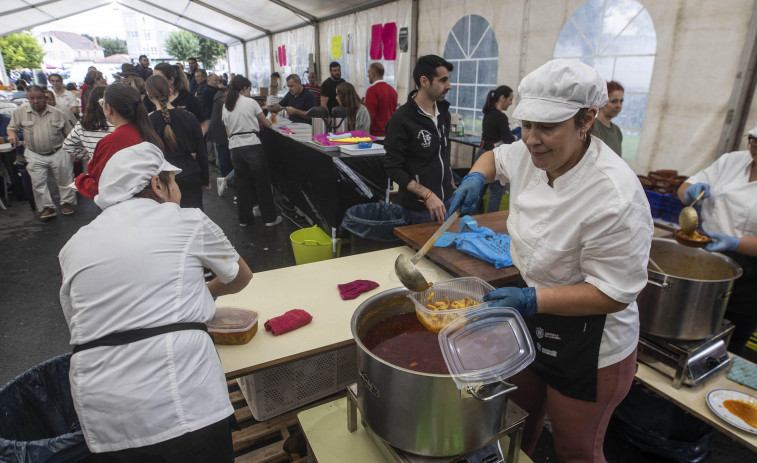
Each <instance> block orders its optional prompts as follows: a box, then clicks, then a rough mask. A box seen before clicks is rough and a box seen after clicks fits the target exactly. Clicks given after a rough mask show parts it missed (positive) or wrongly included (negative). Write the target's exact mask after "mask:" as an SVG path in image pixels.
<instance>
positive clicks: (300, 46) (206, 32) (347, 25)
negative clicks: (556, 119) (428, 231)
mask: <svg viewBox="0 0 757 463" xmlns="http://www.w3.org/2000/svg"><path fill="white" fill-rule="evenodd" d="M117 2H118V3H119V4H120V5H122V6H124V7H127V8H130V9H133V10H135V11H138V12H141V13H144V14H146V15H149V16H152V17H155V18H156V19H160V20H162V21H165V22H167V23H169V24H173V25H175V26H177V27H180V28H183V29H187V30H190V31H193V32H195V33H198V34H200V35H203V36H206V37H208V38H211V39H214V40H217V41H219V42H222V43H224V44H226V45H227V50H228V53H227V55H228V59H229V66H230V71H231V72H235V73H240V74H244V75H247V76H248V77H249V78H250V80H252V81H253V84H254V85H256V86H265V85H268V84H267V82H268V77H269V76H270V74H271V73H272V72H279V74H282V75H286V74H287V73H290V72H297V73H299V74H301V75H302V72H303V69H305V68H309V69H312V68H311V67H310V64H311V62H312V63H315V64H316V65H317V70H318V71H319V74H320V75H321V78H324V77H326V76H325V74H326V72H324V71H326V70H327V67H328V63H329V62H330V61H332V60H334V59H337V60H339V61H340V62H341V63H342V69H343V74H346V77H347V80H348V81H350V82H352V83H353V84H354V85H355V87H356V89H357V91H358V93H359V94H360V95H363V94H364V93H365V88H366V86H367V79H366V77H365V73H366V69H367V65H368V64H370V62H371V61H372V60H371V59H370V57H369V53H368V49H369V48H370V44H371V27H372V26H373V25H377V24H386V23H390V22H393V23H396V26H397V29H398V30H399V29H400V28H407V31H408V33H409V48H408V51H407V52H399V53H397V57H396V59H395V60H394V61H391V62H385V66H387V65H388V66H391V67H392V68H393V69H392V72H393V74H394V75H393V84H394V86H395V88H396V89H397V92H398V93H399V96H400V101H401V102H403V101H404V100H405V99H406V97H407V95H408V92H409V90H411V89H412V87H413V84H412V78H411V72H412V63H413V62H414V60H415V58H416V56H420V55H424V54H428V53H433V54H438V55H445V53H446V51H447V48H448V47H447V44H448V43H450V42H449V41H450V40H452V38H453V36H455V39H457V36H456V35H455V34H453V29H454V28H456V27H458V26H457V25H458V22H459V21H460V20H461V19H463V18H464V17H466V16H468V15H476V16H478V17H479V18H484V19H485V20H486V21H487V22H488V25H489V26H490V32H491V34H492V35H493V37H494V39H492V40H489V39H486V40H489V42H492V43H494V44H496V46H490V47H488V48H487V53H488V54H487V55H486V56H482V57H476V56H468V57H466V58H465V59H464V60H462V61H461V60H459V59H458V60H457V61H456V62H457V63H458V65H457V66H456V69H455V72H454V73H453V74H455V76H454V78H455V79H458V78H460V79H462V78H463V75H464V74H467V75H468V77H470V76H471V75H474V76H475V75H476V74H478V75H479V76H481V75H484V76H485V77H486V78H485V79H484V81H477V82H476V83H475V85H474V86H470V85H469V86H468V87H467V90H470V89H471V88H473V87H475V88H476V89H477V90H476V92H477V93H476V95H477V96H476V97H475V98H472V97H471V96H470V93H469V94H468V96H467V98H468V100H470V101H469V103H468V104H466V105H462V106H467V107H468V108H467V109H468V110H469V112H470V113H471V114H473V113H475V114H478V113H480V108H481V104H480V103H481V101H480V98H479V97H480V96H481V93H480V90H478V88H479V87H480V89H481V90H486V89H487V88H494V87H496V86H497V85H503V84H504V85H509V86H510V87H512V88H513V89H515V90H516V97H515V105H514V106H513V107H511V108H510V110H509V111H508V112H509V113H512V110H513V109H514V107H515V106H517V102H518V95H517V85H518V82H519V81H520V79H521V78H522V77H523V76H524V75H526V74H527V73H529V72H531V71H532V70H534V69H535V68H537V67H538V66H540V65H541V64H543V63H545V62H546V61H548V60H549V59H551V58H552V57H554V56H555V50H556V44H557V43H558V41H559V40H561V31H562V30H563V28H564V27H566V25H569V24H575V20H576V18H575V17H574V15H575V14H576V12H577V11H578V10H579V9H581V8H583V7H585V6H587V5H589V7H592V8H594V9H593V10H592V11H594V13H595V16H596V17H597V18H599V19H600V22H601V18H602V15H603V14H604V13H605V11H604V8H614V9H620V10H623V11H631V10H632V9H633V8H636V9H638V8H639V5H641V6H642V7H643V8H644V9H645V10H646V13H645V15H646V16H647V17H648V21H649V24H651V27H652V29H653V31H654V35H655V36H656V39H655V42H656V44H655V46H654V51H653V52H652V53H653V56H654V64H653V67H652V66H650V67H649V70H650V72H649V76H650V77H648V79H647V80H648V87H647V89H646V91H645V93H644V98H645V106H646V109H645V113H644V114H643V116H642V117H643V125H642V122H641V121H639V122H638V124H639V125H638V127H640V129H639V132H640V135H637V136H636V137H637V143H638V150H637V152H636V154H635V156H634V157H632V158H628V159H627V161H628V163H629V164H630V165H631V167H632V168H633V169H634V170H635V171H636V172H638V173H640V174H642V173H646V172H647V171H648V170H654V169H662V168H666V169H678V170H679V171H680V172H681V173H682V174H684V175H687V174H692V173H694V172H695V171H697V170H699V169H701V168H703V167H705V166H707V165H709V164H710V163H711V162H712V161H713V160H714V159H715V158H716V157H717V156H718V155H720V154H722V153H723V152H725V151H729V150H732V149H736V148H740V149H745V147H746V140H745V139H744V138H743V135H744V132H745V131H746V130H748V129H750V128H751V127H752V126H754V124H755V123H757V101H754V100H753V99H752V94H753V93H754V88H755V81H757V77H756V76H757V9H756V8H755V3H756V2H757V0H721V1H720V2H712V1H709V0H393V1H392V0H379V1H368V2H359V1H347V0H342V1H339V0H271V1H262V0H234V1H233V0H214V1H212V2H211V1H210V0H117ZM109 3H110V1H109V0H3V1H2V2H1V3H0V36H1V35H5V34H8V33H12V32H16V31H20V30H24V29H28V28H30V27H34V26H38V25H42V24H44V23H47V22H51V21H54V20H56V19H59V18H62V17H66V16H71V15H75V14H78V13H81V12H84V11H88V10H90V9H94V8H97V7H101V6H104V5H107V4H109ZM589 9H590V10H591V8H589ZM634 11H635V10H634ZM571 27H572V26H571ZM631 27H633V24H632V25H631ZM624 30H625V29H624ZM596 31H600V34H601V33H602V29H601V26H598V27H596V28H595V30H592V31H590V32H596ZM458 32H460V31H458ZM487 33H489V32H487ZM335 38H338V39H339V40H340V41H341V43H342V47H343V50H342V52H341V53H339V54H340V55H341V58H335V57H334V56H333V55H332V44H333V43H334V39H335ZM469 40H470V38H469ZM486 40H485V37H483V36H482V37H481V40H480V41H478V42H476V41H471V43H473V44H475V43H483V42H481V41H486ZM586 40H587V41H589V40H590V39H589V38H588V37H586ZM284 48H285V49H286V52H285V55H286V56H287V60H286V61H287V62H286V64H285V65H284V66H282V65H281V63H279V62H278V59H277V57H278V56H279V54H278V53H276V52H277V51H279V50H283V49H284ZM476 60H478V61H479V62H480V63H483V62H484V61H486V63H484V64H485V66H484V67H478V68H477V67H473V66H480V65H479V64H470V63H472V62H475V61H476ZM477 69H478V70H477ZM630 78H631V77H629V79H630ZM460 83H463V81H462V80H460ZM621 83H622V82H621ZM464 87H465V86H464V85H458V82H457V81H456V80H455V81H453V92H458V91H459V92H460V93H458V94H457V95H458V96H460V95H462V94H463V91H464V90H466V88H464ZM631 94H633V92H626V96H627V98H629V96H631ZM448 96H450V95H448ZM511 120H512V119H511ZM460 151H461V152H462V150H460ZM464 151H465V152H464V153H462V156H461V159H467V160H468V162H469V159H470V157H469V156H470V154H469V153H470V151H469V148H466V149H465V150H464ZM453 154H456V153H453ZM624 154H625V153H624Z"/></svg>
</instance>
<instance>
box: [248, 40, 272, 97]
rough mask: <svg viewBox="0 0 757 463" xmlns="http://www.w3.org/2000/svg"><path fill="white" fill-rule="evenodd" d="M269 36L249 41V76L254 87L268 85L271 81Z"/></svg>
mask: <svg viewBox="0 0 757 463" xmlns="http://www.w3.org/2000/svg"><path fill="white" fill-rule="evenodd" d="M270 43H271V42H270V39H269V38H268V37H261V38H259V39H257V40H251V41H249V42H247V65H248V66H249V67H248V69H247V78H248V79H250V81H252V88H253V89H258V88H260V87H268V86H269V84H270V82H271V46H270Z"/></svg>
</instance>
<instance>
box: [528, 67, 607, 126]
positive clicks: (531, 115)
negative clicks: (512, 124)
mask: <svg viewBox="0 0 757 463" xmlns="http://www.w3.org/2000/svg"><path fill="white" fill-rule="evenodd" d="M518 95H519V96H520V102H519V103H518V106H517V107H516V108H515V111H514V112H513V117H514V118H516V119H520V120H522V121H531V122H562V121H566V120H568V119H570V118H571V117H573V116H574V115H575V114H576V113H577V112H578V110H579V109H581V108H589V107H592V106H596V107H597V108H600V107H602V106H604V105H605V104H606V103H607V100H608V97H607V83H606V82H605V80H604V79H603V78H602V77H601V76H600V75H599V73H598V72H597V71H596V69H594V68H593V67H591V66H589V65H586V64H584V63H582V62H580V61H576V60H569V59H554V60H552V61H549V62H547V63H546V64H544V65H542V66H541V67H539V68H537V69H536V70H534V71H533V72H531V73H530V74H529V75H527V76H526V77H524V78H523V80H522V81H521V82H520V85H519V86H518Z"/></svg>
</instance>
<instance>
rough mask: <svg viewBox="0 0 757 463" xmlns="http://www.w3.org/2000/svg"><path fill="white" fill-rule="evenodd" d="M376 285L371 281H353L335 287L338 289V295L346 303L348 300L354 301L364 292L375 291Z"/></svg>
mask: <svg viewBox="0 0 757 463" xmlns="http://www.w3.org/2000/svg"><path fill="white" fill-rule="evenodd" d="M378 285H379V284H378V283H376V282H375V281H371V280H355V281H350V282H349V283H344V284H341V285H337V287H338V288H339V295H340V296H342V299H344V300H345V301H346V300H348V299H355V298H356V297H358V296H360V295H361V294H363V293H364V292H366V291H370V290H372V289H376V288H378Z"/></svg>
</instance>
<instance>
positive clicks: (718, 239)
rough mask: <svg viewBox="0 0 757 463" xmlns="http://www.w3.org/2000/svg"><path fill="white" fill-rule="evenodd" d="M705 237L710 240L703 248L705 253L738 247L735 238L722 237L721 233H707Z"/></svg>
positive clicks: (737, 241)
mask: <svg viewBox="0 0 757 463" xmlns="http://www.w3.org/2000/svg"><path fill="white" fill-rule="evenodd" d="M686 194H688V193H686ZM707 236H709V237H710V238H712V242H710V243H709V244H708V245H707V246H705V247H704V249H705V251H710V252H723V251H733V250H734V249H736V248H737V247H738V246H739V239H738V238H737V237H735V236H731V235H724V234H722V233H707Z"/></svg>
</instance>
